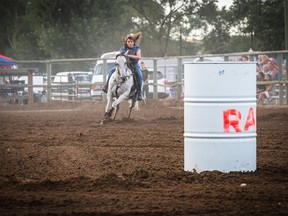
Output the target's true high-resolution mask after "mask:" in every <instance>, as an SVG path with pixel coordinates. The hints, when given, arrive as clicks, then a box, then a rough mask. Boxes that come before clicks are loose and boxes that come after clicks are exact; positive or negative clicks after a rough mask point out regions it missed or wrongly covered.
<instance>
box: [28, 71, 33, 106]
mask: <svg viewBox="0 0 288 216" xmlns="http://www.w3.org/2000/svg"><path fill="white" fill-rule="evenodd" d="M32 103H33V70H28V104H32Z"/></svg>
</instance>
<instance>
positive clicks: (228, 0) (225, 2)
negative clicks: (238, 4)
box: [218, 0, 233, 8]
mask: <svg viewBox="0 0 288 216" xmlns="http://www.w3.org/2000/svg"><path fill="white" fill-rule="evenodd" d="M232 3H233V0H218V7H219V8H222V7H224V6H226V8H229V7H230V6H231V5H232Z"/></svg>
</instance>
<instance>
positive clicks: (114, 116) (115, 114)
mask: <svg viewBox="0 0 288 216" xmlns="http://www.w3.org/2000/svg"><path fill="white" fill-rule="evenodd" d="M119 107H120V105H119V104H118V105H117V106H116V108H115V111H114V115H113V117H112V119H113V120H115V118H116V116H117V113H118V111H119Z"/></svg>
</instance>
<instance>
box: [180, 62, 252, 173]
mask: <svg viewBox="0 0 288 216" xmlns="http://www.w3.org/2000/svg"><path fill="white" fill-rule="evenodd" d="M184 87H185V90H184V170H186V171H196V172H198V173H199V172H202V171H214V170H217V171H221V172H231V171H255V170H256V64H255V63H252V62H251V63H250V62H249V63H238V62H237V63H236V62H227V63H226V62H221V63H215V62H213V63H212V62H197V63H186V64H184Z"/></svg>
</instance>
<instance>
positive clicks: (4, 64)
mask: <svg viewBox="0 0 288 216" xmlns="http://www.w3.org/2000/svg"><path fill="white" fill-rule="evenodd" d="M15 65H16V61H15V60H14V59H12V58H9V57H7V56H4V55H1V54H0V68H12V67H13V66H15Z"/></svg>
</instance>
